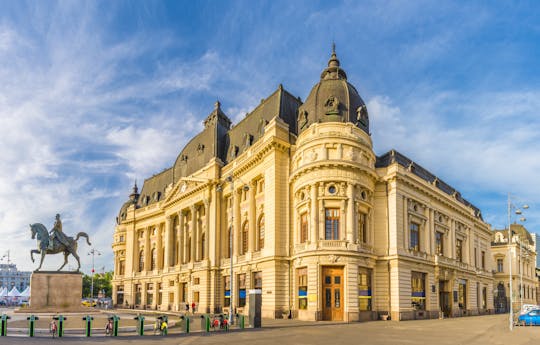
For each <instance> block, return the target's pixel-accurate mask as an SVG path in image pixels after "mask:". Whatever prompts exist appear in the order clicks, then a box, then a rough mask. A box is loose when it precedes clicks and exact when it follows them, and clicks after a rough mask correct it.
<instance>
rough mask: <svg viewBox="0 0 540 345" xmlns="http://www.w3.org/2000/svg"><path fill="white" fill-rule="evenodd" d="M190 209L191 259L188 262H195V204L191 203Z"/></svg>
mask: <svg viewBox="0 0 540 345" xmlns="http://www.w3.org/2000/svg"><path fill="white" fill-rule="evenodd" d="M190 211H191V260H190V262H195V261H196V260H195V254H196V251H195V245H196V242H195V237H196V234H197V209H196V208H195V205H192V206H191V208H190Z"/></svg>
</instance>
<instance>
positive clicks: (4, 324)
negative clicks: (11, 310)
mask: <svg viewBox="0 0 540 345" xmlns="http://www.w3.org/2000/svg"><path fill="white" fill-rule="evenodd" d="M9 319H11V317H10V316H8V315H6V314H2V318H1V320H2V324H1V328H0V336H2V337H5V336H7V320H9Z"/></svg>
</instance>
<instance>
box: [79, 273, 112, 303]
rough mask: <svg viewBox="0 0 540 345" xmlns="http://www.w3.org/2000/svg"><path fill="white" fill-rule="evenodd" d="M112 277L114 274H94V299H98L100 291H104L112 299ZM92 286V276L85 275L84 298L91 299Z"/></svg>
mask: <svg viewBox="0 0 540 345" xmlns="http://www.w3.org/2000/svg"><path fill="white" fill-rule="evenodd" d="M112 277H113V272H105V273H94V297H97V295H98V293H99V292H100V291H103V292H104V293H105V296H106V297H111V294H112V285H111V280H112ZM91 286H92V276H91V275H87V274H85V275H83V297H90V289H91Z"/></svg>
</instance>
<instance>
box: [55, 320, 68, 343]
mask: <svg viewBox="0 0 540 345" xmlns="http://www.w3.org/2000/svg"><path fill="white" fill-rule="evenodd" d="M53 319H54V320H58V338H61V337H63V336H64V321H65V320H67V317H64V316H63V315H58V316H55V317H53Z"/></svg>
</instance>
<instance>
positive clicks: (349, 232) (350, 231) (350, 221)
mask: <svg viewBox="0 0 540 345" xmlns="http://www.w3.org/2000/svg"><path fill="white" fill-rule="evenodd" d="M347 197H348V202H347V229H346V239H347V241H348V242H349V243H354V233H355V231H354V229H355V226H354V225H355V224H354V213H355V212H354V185H353V184H352V183H348V184H347ZM358 230H360V229H358Z"/></svg>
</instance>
